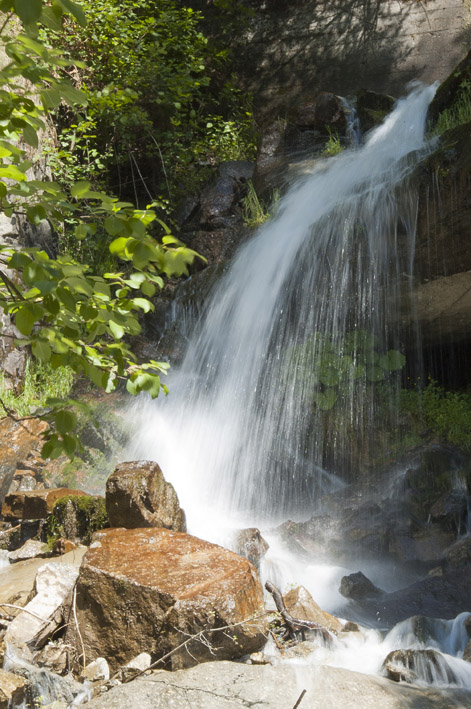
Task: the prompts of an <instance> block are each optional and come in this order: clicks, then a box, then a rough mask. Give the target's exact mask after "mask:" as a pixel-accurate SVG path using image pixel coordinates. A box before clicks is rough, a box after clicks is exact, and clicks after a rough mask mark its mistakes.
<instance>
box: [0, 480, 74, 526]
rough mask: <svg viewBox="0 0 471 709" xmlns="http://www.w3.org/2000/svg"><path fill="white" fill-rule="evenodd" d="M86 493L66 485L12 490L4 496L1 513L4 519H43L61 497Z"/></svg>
mask: <svg viewBox="0 0 471 709" xmlns="http://www.w3.org/2000/svg"><path fill="white" fill-rule="evenodd" d="M86 494H87V493H86V492H83V491H82V490H70V489H69V488H67V487H56V488H52V489H49V490H32V491H31V492H13V493H11V494H10V495H7V496H6V497H5V501H4V503H3V505H2V515H3V516H4V517H5V518H6V519H45V518H46V517H47V516H48V515H49V514H50V513H51V512H52V510H53V508H54V505H55V504H56V502H57V501H58V500H60V499H61V498H62V497H68V496H70V495H86Z"/></svg>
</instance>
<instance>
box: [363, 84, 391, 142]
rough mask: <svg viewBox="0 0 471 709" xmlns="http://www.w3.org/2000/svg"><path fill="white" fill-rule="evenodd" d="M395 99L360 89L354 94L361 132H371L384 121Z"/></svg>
mask: <svg viewBox="0 0 471 709" xmlns="http://www.w3.org/2000/svg"><path fill="white" fill-rule="evenodd" d="M395 101H396V100H395V99H394V98H393V97H392V96H389V95H388V94H378V93H376V92H375V91H367V90H366V89H362V90H361V91H358V93H357V94H356V108H357V113H358V120H359V121H360V126H361V129H362V131H363V132H366V131H368V130H371V128H374V126H377V125H379V124H380V123H382V121H384V119H385V118H386V116H387V115H388V113H390V112H391V111H392V109H393V107H394V104H395Z"/></svg>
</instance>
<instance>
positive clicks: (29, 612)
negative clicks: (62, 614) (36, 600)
mask: <svg viewBox="0 0 471 709" xmlns="http://www.w3.org/2000/svg"><path fill="white" fill-rule="evenodd" d="M0 608H16V610H18V611H22V612H23V613H28V614H29V615H32V616H33V618H36V619H37V620H41V621H42V622H43V623H49V622H50V618H42V617H41V616H40V615H38V614H37V613H33V611H29V610H28V609H27V608H22V607H21V606H14V605H13V604H12V603H0Z"/></svg>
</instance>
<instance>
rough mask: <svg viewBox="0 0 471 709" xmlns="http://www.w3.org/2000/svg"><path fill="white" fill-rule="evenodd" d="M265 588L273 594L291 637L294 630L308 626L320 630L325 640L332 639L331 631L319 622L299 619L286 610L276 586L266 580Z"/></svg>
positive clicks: (294, 632)
mask: <svg viewBox="0 0 471 709" xmlns="http://www.w3.org/2000/svg"><path fill="white" fill-rule="evenodd" d="M265 588H266V589H267V591H268V593H271V595H272V596H273V600H274V601H275V605H276V608H277V610H278V613H279V614H280V615H281V617H282V618H283V620H284V621H285V623H286V627H287V628H288V631H289V634H290V635H291V637H292V638H296V631H298V630H303V629H304V628H309V629H310V630H320V631H321V633H322V635H323V637H324V638H325V639H326V640H332V639H333V636H332V633H330V632H329V631H328V630H327V628H324V626H322V625H320V624H319V623H314V622H313V621H312V620H300V619H299V618H293V616H292V615H291V614H290V613H288V611H287V610H286V606H285V602H284V601H283V596H282V595H281V593H280V591H279V590H278V589H277V587H276V586H275V585H274V584H272V583H271V581H267V582H266V583H265Z"/></svg>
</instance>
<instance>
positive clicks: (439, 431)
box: [400, 381, 471, 450]
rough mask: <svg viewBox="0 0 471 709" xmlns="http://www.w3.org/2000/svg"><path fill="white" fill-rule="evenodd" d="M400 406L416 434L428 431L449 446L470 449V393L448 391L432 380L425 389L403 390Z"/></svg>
mask: <svg viewBox="0 0 471 709" xmlns="http://www.w3.org/2000/svg"><path fill="white" fill-rule="evenodd" d="M400 404H401V411H402V412H403V413H405V414H407V415H408V416H409V418H410V420H411V421H412V423H413V428H414V430H415V432H416V433H423V432H426V431H429V432H430V433H432V434H433V435H435V436H440V437H441V438H443V439H444V440H445V441H447V442H449V443H452V444H455V445H458V446H461V447H463V448H464V449H466V450H471V393H470V392H469V391H447V390H446V389H444V388H443V387H440V386H438V384H437V383H436V382H434V381H431V382H430V383H429V384H428V385H427V386H426V387H425V388H424V389H420V388H417V387H415V388H414V389H403V390H402V391H401V394H400Z"/></svg>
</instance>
